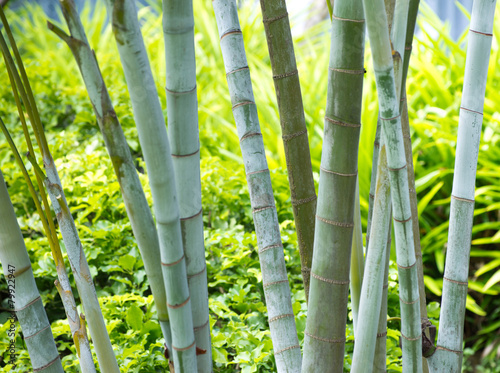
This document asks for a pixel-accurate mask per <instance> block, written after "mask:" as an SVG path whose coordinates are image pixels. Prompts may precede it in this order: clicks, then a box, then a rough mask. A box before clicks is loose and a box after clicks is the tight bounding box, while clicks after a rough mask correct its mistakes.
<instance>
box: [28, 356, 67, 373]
mask: <svg viewBox="0 0 500 373" xmlns="http://www.w3.org/2000/svg"><path fill="white" fill-rule="evenodd" d="M60 358H61V357H60V356H59V354H57V356H56V357H55V358H54V359H53V360H51V361H49V362H48V363H47V364H45V365H44V366H42V367H39V368H36V369H33V372H41V371H42V370H45V369H46V368H48V367H50V366H51V365H52V364H54V363H55V362H56V361H57V360H59V359H60Z"/></svg>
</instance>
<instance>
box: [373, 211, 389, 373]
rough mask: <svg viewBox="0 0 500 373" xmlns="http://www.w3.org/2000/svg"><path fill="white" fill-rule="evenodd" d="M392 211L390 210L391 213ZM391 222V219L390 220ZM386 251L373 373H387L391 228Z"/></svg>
mask: <svg viewBox="0 0 500 373" xmlns="http://www.w3.org/2000/svg"><path fill="white" fill-rule="evenodd" d="M389 204H390V203H389ZM390 210H391V209H390V208H389V211H390ZM389 220H390V218H389ZM386 245H387V246H386V249H385V269H384V278H383V287H382V302H381V305H380V316H379V319H378V327H377V339H376V341H377V342H376V344H375V356H374V358H373V373H385V372H387V293H388V289H389V259H390V257H391V226H390V225H389V232H388V234H387V242H386Z"/></svg>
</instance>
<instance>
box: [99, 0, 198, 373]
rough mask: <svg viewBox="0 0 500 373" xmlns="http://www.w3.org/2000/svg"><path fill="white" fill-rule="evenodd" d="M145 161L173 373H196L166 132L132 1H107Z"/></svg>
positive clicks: (183, 255)
mask: <svg viewBox="0 0 500 373" xmlns="http://www.w3.org/2000/svg"><path fill="white" fill-rule="evenodd" d="M105 3H106V7H107V10H108V15H109V17H110V20H111V24H112V27H113V32H114V35H115V39H116V42H117V46H118V52H119V53H120V59H121V62H122V66H123V70H124V72H125V78H126V80H127V86H128V88H129V94H130V99H131V102H132V108H133V112H134V118H135V120H136V124H137V131H138V134H139V142H140V144H141V148H142V151H143V154H144V159H145V161H146V167H147V171H148V177H149V182H150V185H151V193H152V195H153V207H154V212H155V217H156V225H157V230H158V236H159V241H160V254H161V262H162V270H163V279H164V282H165V290H166V293H167V300H168V303H167V306H168V314H169V318H170V327H171V331H172V352H173V356H174V366H175V370H176V372H178V373H181V372H189V373H192V372H196V371H197V363H196V341H195V337H194V331H193V320H192V313H191V300H190V296H189V288H188V281H187V274H186V257H185V254H184V249H183V244H182V232H181V224H180V213H179V205H178V202H177V191H176V186H175V177H174V166H173V162H172V156H171V151H170V146H169V140H168V135H167V129H166V127H165V120H164V118H163V112H162V109H161V105H160V101H159V99H158V93H157V91H156V86H155V82H154V80H153V74H152V72H151V67H150V64H149V60H148V56H147V53H146V48H145V46H144V41H143V38H142V34H141V30H140V26H139V21H138V19H137V10H136V8H135V4H134V2H133V1H131V0H106V2H105Z"/></svg>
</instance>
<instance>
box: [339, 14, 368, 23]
mask: <svg viewBox="0 0 500 373" xmlns="http://www.w3.org/2000/svg"><path fill="white" fill-rule="evenodd" d="M332 19H336V20H338V21H346V22H356V23H364V22H365V20H364V19H349V18H341V17H337V16H336V15H335V14H332Z"/></svg>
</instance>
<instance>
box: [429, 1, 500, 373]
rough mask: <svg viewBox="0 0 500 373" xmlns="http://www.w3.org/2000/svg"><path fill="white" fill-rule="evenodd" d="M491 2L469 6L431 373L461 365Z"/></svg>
mask: <svg viewBox="0 0 500 373" xmlns="http://www.w3.org/2000/svg"><path fill="white" fill-rule="evenodd" d="M495 4H496V0H476V1H474V3H473V6H472V13H471V23H470V29H469V45H468V47H467V57H466V60H465V75H464V85H463V93H462V104H461V107H460V116H459V122H458V137H457V149H456V157H455V173H454V176H453V189H452V195H451V208H450V228H449V232H448V250H447V253H446V264H445V271H444V277H443V296H442V302H441V313H440V316H439V320H440V322H439V334H438V341H437V347H436V352H435V353H434V355H432V356H431V357H430V358H429V359H428V362H429V367H430V369H431V372H440V373H441V372H445V373H448V372H459V371H460V369H461V366H462V356H463V352H462V344H463V332H464V317H465V303H466V298H467V285H468V282H467V281H468V273H469V257H470V244H471V236H472V220H473V215H474V191H475V181H476V169H477V158H478V154H479V141H480V138H481V127H482V122H483V108H484V95H485V92H486V78H487V75H488V63H489V59H490V51H491V42H492V36H493V35H492V33H493V19H494V14H495Z"/></svg>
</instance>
